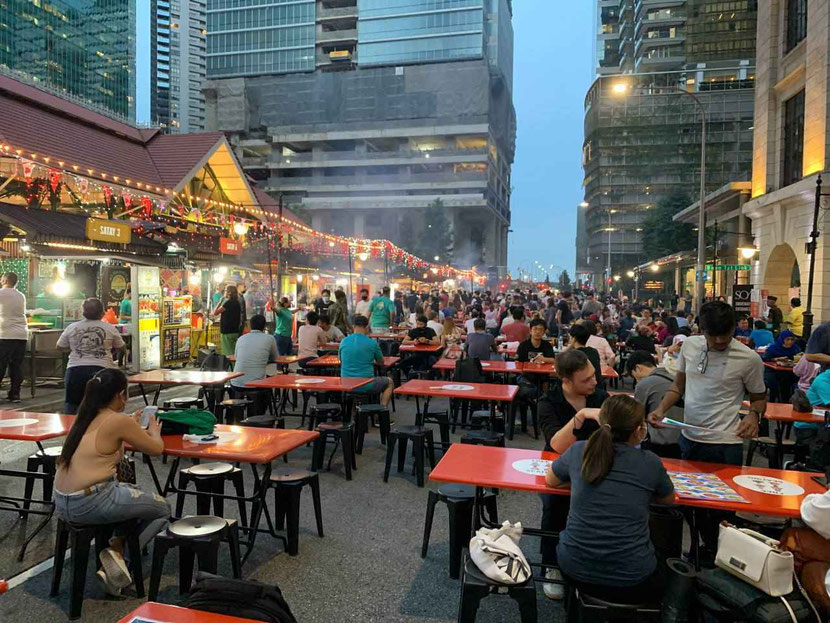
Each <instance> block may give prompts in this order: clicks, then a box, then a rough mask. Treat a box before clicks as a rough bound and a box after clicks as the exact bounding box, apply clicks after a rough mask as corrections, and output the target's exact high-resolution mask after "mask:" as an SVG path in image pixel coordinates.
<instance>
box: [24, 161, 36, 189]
mask: <svg viewBox="0 0 830 623" xmlns="http://www.w3.org/2000/svg"><path fill="white" fill-rule="evenodd" d="M34 171H35V163H34V162H32V161H31V160H24V161H23V177H24V178H25V179H26V186H31V185H32V174H33V173H34Z"/></svg>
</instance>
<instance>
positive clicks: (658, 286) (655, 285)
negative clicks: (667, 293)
mask: <svg viewBox="0 0 830 623" xmlns="http://www.w3.org/2000/svg"><path fill="white" fill-rule="evenodd" d="M663 287H664V284H663V282H662V281H646V282H645V283H644V284H643V288H644V289H645V290H662V289H663Z"/></svg>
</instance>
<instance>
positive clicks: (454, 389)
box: [395, 379, 519, 444]
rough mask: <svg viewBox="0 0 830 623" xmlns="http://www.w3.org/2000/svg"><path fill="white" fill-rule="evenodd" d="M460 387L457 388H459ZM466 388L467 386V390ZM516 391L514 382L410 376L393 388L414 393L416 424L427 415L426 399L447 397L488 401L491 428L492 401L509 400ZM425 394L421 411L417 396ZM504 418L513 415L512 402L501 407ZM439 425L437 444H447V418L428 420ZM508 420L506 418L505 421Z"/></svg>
mask: <svg viewBox="0 0 830 623" xmlns="http://www.w3.org/2000/svg"><path fill="white" fill-rule="evenodd" d="M459 388H461V389H459ZM467 388H470V389H467ZM518 391H519V386H518V385H499V384H494V383H454V382H448V381H440V380H432V381H429V380H426V381H425V380H420V379H413V380H411V381H407V382H406V383H404V384H403V385H401V386H400V387H398V388H397V389H396V390H395V394H398V395H401V396H415V413H416V420H415V423H416V424H417V425H423V424H424V422H425V421H427V418H428V417H429V401H430V398H433V397H435V398H450V399H453V398H454V399H456V400H471V401H475V400H478V401H482V402H488V403H490V430H494V429H495V423H496V404H497V403H507V404H509V403H512V402H513V400H514V399H515V398H516V394H517V392H518ZM421 397H425V398H426V400H425V401H424V409H423V411H421V407H420V398H421ZM505 413H506V417H507V418H513V417H514V415H515V414H514V412H513V409H512V405H511V406H510V407H506V408H505ZM432 421H435V422H437V423H438V424H439V426H440V434H441V443H442V444H448V443H449V441H450V440H449V421H448V420H447V419H446V418H442V419H437V420H432ZM505 421H508V420H505Z"/></svg>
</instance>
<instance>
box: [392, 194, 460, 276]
mask: <svg viewBox="0 0 830 623" xmlns="http://www.w3.org/2000/svg"><path fill="white" fill-rule="evenodd" d="M399 233H400V235H399V236H398V238H399V239H398V240H397V241H395V242H396V244H398V245H399V246H400V247H402V248H403V249H406V250H407V251H409V252H410V253H412V254H413V255H416V256H418V257H420V258H421V259H423V260H426V261H428V262H432V261H433V258H434V257H435V256H436V255H437V256H438V257H440V258H441V260H440V261H441V263H442V264H443V263H446V264H450V263H452V261H453V258H452V252H453V235H452V225H451V223H450V219H449V218H448V216H447V208H446V206H445V205H444V202H443V201H441V200H440V199H436V200H435V201H434V202H432V203H431V204H429V205H428V206H427V207H426V208H425V209H424V210H423V211H417V212H416V211H415V210H408V211H407V212H406V213H405V214H404V215H403V216H402V217H401V221H400V226H399Z"/></svg>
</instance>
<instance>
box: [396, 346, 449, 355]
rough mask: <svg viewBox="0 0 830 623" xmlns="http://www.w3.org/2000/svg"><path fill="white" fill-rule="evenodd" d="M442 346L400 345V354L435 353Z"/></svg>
mask: <svg viewBox="0 0 830 623" xmlns="http://www.w3.org/2000/svg"><path fill="white" fill-rule="evenodd" d="M441 348H442V346H441V345H440V344H401V349H400V350H401V352H402V353H437V352H438V351H440V350H441Z"/></svg>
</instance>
